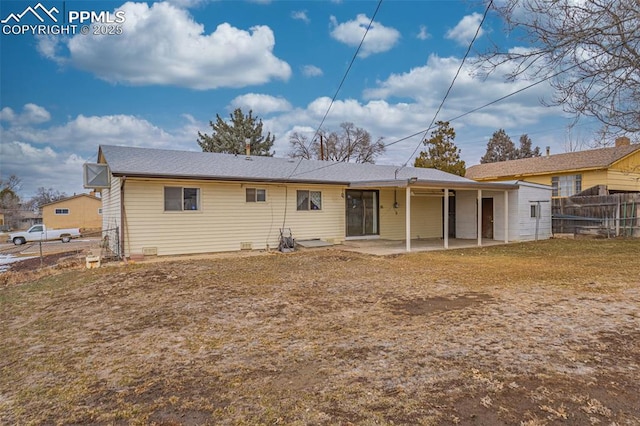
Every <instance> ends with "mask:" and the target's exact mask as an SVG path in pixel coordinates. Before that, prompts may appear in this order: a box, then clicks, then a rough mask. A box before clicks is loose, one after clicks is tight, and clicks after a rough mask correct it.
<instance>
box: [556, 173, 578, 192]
mask: <svg viewBox="0 0 640 426" xmlns="http://www.w3.org/2000/svg"><path fill="white" fill-rule="evenodd" d="M551 188H552V191H553V192H552V194H551V195H552V196H554V197H571V196H572V195H575V194H577V193H579V192H582V175H563V176H552V177H551Z"/></svg>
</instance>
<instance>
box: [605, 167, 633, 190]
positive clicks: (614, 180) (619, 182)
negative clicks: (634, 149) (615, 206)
mask: <svg viewBox="0 0 640 426" xmlns="http://www.w3.org/2000/svg"><path fill="white" fill-rule="evenodd" d="M607 188H608V189H609V190H610V191H640V168H639V169H638V171H637V172H636V173H630V172H623V171H619V170H609V172H608V173H607Z"/></svg>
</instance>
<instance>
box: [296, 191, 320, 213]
mask: <svg viewBox="0 0 640 426" xmlns="http://www.w3.org/2000/svg"><path fill="white" fill-rule="evenodd" d="M296 205H297V209H298V210H322V192H320V191H297V196H296Z"/></svg>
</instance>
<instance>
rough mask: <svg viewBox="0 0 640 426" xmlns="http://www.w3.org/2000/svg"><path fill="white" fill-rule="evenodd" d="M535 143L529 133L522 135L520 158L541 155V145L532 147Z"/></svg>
mask: <svg viewBox="0 0 640 426" xmlns="http://www.w3.org/2000/svg"><path fill="white" fill-rule="evenodd" d="M532 145H533V143H532V142H531V138H530V137H529V136H528V135H526V134H525V135H522V136H520V148H518V158H531V157H540V147H539V146H536V147H535V149H531V147H532Z"/></svg>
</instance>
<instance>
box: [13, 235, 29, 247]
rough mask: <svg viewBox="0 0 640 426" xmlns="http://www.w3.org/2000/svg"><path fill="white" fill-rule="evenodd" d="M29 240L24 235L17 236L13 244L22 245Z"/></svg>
mask: <svg viewBox="0 0 640 426" xmlns="http://www.w3.org/2000/svg"><path fill="white" fill-rule="evenodd" d="M26 242H27V240H25V239H24V238H23V237H15V238H14V239H13V244H15V245H17V246H21V245H22V244H24V243H26Z"/></svg>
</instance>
